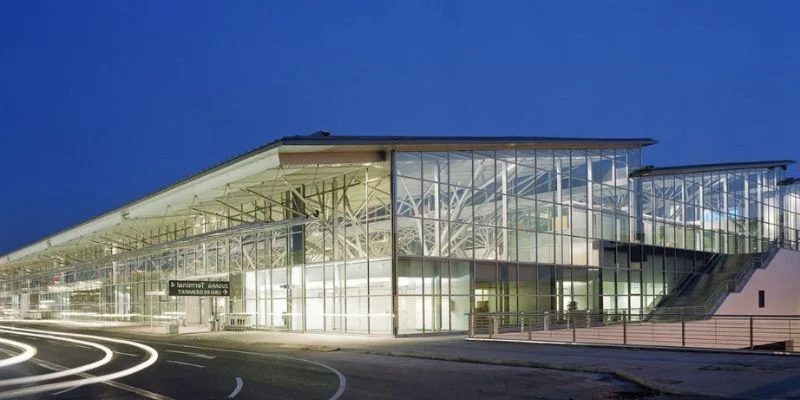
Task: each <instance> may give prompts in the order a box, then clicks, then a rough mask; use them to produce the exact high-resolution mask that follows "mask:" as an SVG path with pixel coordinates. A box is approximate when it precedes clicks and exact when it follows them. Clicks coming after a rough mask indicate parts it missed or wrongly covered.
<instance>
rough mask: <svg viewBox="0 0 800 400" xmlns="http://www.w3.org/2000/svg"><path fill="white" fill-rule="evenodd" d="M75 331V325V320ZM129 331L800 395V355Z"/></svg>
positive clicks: (687, 390) (711, 390) (659, 385)
mask: <svg viewBox="0 0 800 400" xmlns="http://www.w3.org/2000/svg"><path fill="white" fill-rule="evenodd" d="M69 328H70V329H75V328H76V327H75V326H70V327H69ZM83 329H89V330H93V331H98V330H108V331H113V332H115V333H116V334H120V335H126V336H131V337H140V338H142V339H144V338H151V339H156V340H159V341H169V342H175V343H182V344H195V345H198V346H211V345H213V346H216V347H247V348H249V349H257V348H259V347H278V348H289V349H300V350H317V351H333V350H337V349H338V350H341V351H348V352H359V353H368V354H381V355H392V356H401V357H417V358H427V359H436V360H448V361H459V362H473V363H484V364H495V365H507V366H524V367H536V368H549V369H559V370H566V371H586V372H609V373H614V374H616V375H618V376H621V377H624V378H627V379H630V380H632V381H634V382H637V383H639V384H642V385H644V386H647V387H649V388H652V389H654V390H657V391H660V392H663V393H669V394H685V395H690V396H691V395H698V396H714V397H726V398H753V399H765V398H798V397H800V356H784V355H769V354H750V353H722V352H707V351H682V350H658V349H634V348H621V347H620V348H613V347H591V346H579V345H555V344H536V343H505V342H486V341H471V340H470V341H468V340H465V339H464V338H463V337H454V336H446V337H420V338H390V337H366V336H350V335H330V334H329V335H321V334H296V333H280V332H261V331H245V332H224V331H223V332H205V333H193V334H182V335H171V336H170V335H166V334H161V333H151V332H148V331H147V329H144V327H120V326H117V327H105V328H103V327H98V326H87V327H85V328H83Z"/></svg>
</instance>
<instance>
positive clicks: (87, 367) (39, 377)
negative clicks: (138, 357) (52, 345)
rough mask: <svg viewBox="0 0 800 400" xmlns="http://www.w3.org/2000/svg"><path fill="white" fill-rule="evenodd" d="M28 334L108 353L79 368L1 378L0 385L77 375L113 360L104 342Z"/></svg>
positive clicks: (2, 330) (8, 329)
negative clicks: (86, 346)
mask: <svg viewBox="0 0 800 400" xmlns="http://www.w3.org/2000/svg"><path fill="white" fill-rule="evenodd" d="M16 330H17V328H0V332H5V333H11V334H19V332H16ZM28 335H31V336H37V337H41V338H45V339H55V340H62V341H65V342H70V343H73V344H75V343H82V344H87V345H89V346H91V347H89V348H92V347H94V348H97V349H100V350H101V351H103V352H104V353H106V355H105V356H104V357H103V358H101V359H100V360H97V361H95V362H92V363H89V364H84V365H81V366H80V367H77V368H70V369H67V370H64V371H58V372H52V373H49V374H42V375H33V376H24V377H20V378H12V379H3V380H0V387H2V386H10V385H21V384H26V383H34V382H42V381H49V380H51V379H57V378H65V377H68V376H70V375H75V374H77V373H80V372H86V371H89V370H91V369H95V368H98V367H101V366H103V365H106V364H108V363H109V361H111V358H112V357H113V356H112V355H111V349H109V348H108V347H106V346H103V345H102V344H97V343H94V342H87V341H84V340H78V339H70V338H66V337H57V336H51V335H40V334H35V333H28Z"/></svg>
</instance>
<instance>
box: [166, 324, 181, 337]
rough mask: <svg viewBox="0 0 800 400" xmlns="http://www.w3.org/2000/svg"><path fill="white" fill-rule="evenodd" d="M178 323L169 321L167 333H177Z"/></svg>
mask: <svg viewBox="0 0 800 400" xmlns="http://www.w3.org/2000/svg"><path fill="white" fill-rule="evenodd" d="M178 326H179V325H178V324H177V323H175V322H172V323H170V324H169V325H167V334H169V335H177V334H178Z"/></svg>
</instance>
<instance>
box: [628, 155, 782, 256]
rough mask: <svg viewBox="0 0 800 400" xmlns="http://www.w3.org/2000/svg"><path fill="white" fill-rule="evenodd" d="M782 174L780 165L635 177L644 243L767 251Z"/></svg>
mask: <svg viewBox="0 0 800 400" xmlns="http://www.w3.org/2000/svg"><path fill="white" fill-rule="evenodd" d="M782 176H783V171H782V170H780V169H742V170H729V171H719V172H707V173H695V174H686V175H667V176H653V177H642V178H634V179H641V180H642V192H643V193H642V197H643V210H642V214H643V219H644V234H645V243H646V244H648V245H654V246H659V247H667V248H676V249H690V250H699V251H703V252H708V253H727V254H741V253H757V252H761V251H764V250H765V249H766V247H767V245H768V243H769V241H770V240H774V239H776V238H777V237H778V231H779V224H780V221H779V212H780V207H781V204H780V203H781V201H780V195H779V190H778V186H777V182H778V181H779V180H780V179H781V178H782ZM789 213H790V214H791V213H792V212H791V211H790V212H789ZM787 215H788V214H787Z"/></svg>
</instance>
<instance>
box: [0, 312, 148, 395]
mask: <svg viewBox="0 0 800 400" xmlns="http://www.w3.org/2000/svg"><path fill="white" fill-rule="evenodd" d="M0 330H4V331H13V332H18V333H26V334H29V335H32V336H33V335H36V336H42V337H44V336H50V337H51V338H57V340H58V339H60V340H65V341H70V340H75V339H69V338H80V339H92V340H99V341H105V342H112V343H117V344H123V345H128V346H133V347H136V348H139V349H141V350H144V351H145V352H147V353H148V354H149V357H148V358H147V359H146V360H145V361H144V362H141V363H139V364H136V365H134V366H133V367H129V368H126V369H124V370H121V371H117V372H113V373H110V374H105V375H99V376H93V377H91V378H85V379H76V380H71V381H64V382H55V383H49V384H44V385H38V386H35V387H26V388H20V389H14V390H9V391H5V392H0V399H10V398H15V397H22V396H30V395H34V394H38V393H44V392H51V391H58V390H63V389H67V388H71V387H75V386H84V385H90V384H93V383H106V382H108V381H112V380H114V379H119V378H122V377H125V376H128V375H132V374H135V373H136V372H139V371H141V370H143V369H145V368H147V367H150V366H151V365H153V364H155V363H156V361H157V360H158V351H156V349H154V348H152V347H150V346H147V345H144V344H141V343H137V342H133V341H130V340H123V339H114V338H109V337H105V336H95V335H84V334H79V333H66V332H54V331H42V330H38V329H26V328H14V327H3V328H0ZM88 343H91V345H92V346H93V347H96V346H102V345H98V344H97V343H93V342H85V344H88ZM103 347H105V346H103ZM108 351H109V353H108V354H107V356H108V357H110V356H111V350H110V349H109V350H108ZM60 372H62V373H63V372H66V371H60ZM70 375H71V374H70ZM37 376H42V375H37ZM31 378H33V377H31ZM19 379H24V378H19Z"/></svg>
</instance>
